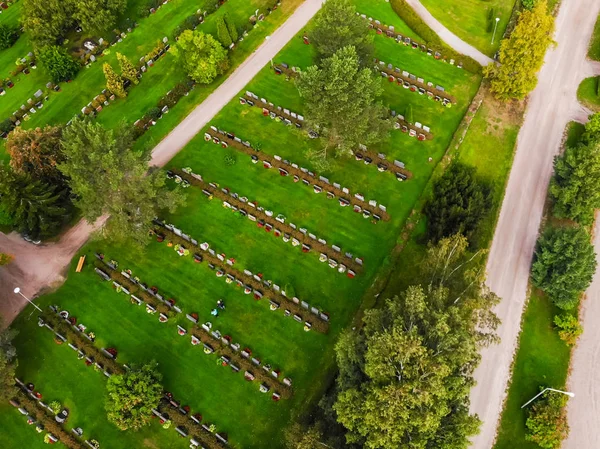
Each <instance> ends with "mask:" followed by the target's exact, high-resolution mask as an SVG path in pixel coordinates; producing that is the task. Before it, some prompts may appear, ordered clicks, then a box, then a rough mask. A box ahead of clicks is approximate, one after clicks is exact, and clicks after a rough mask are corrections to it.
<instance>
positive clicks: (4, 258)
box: [0, 253, 13, 267]
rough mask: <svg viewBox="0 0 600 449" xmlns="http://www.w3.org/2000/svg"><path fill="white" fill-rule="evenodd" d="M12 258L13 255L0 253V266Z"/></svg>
mask: <svg viewBox="0 0 600 449" xmlns="http://www.w3.org/2000/svg"><path fill="white" fill-rule="evenodd" d="M12 260H13V256H11V255H10V254H6V253H0V267H1V266H3V265H8V264H9V263H11V262H12Z"/></svg>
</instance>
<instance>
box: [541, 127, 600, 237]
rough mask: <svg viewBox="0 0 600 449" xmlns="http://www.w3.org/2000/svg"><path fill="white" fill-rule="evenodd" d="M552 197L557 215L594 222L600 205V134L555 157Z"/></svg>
mask: <svg viewBox="0 0 600 449" xmlns="http://www.w3.org/2000/svg"><path fill="white" fill-rule="evenodd" d="M550 197H551V198H552V201H553V212H554V215H556V216H557V217H559V218H568V219H570V220H574V221H577V222H578V223H580V224H582V225H586V226H587V225H590V224H592V223H593V221H594V211H595V209H598V208H600V138H595V139H593V140H591V141H590V142H589V143H587V144H582V143H580V144H578V145H577V146H575V147H570V148H567V149H566V150H565V152H564V153H563V154H562V155H560V156H557V157H556V158H555V160H554V176H553V177H552V180H551V182H550Z"/></svg>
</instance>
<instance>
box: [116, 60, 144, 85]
mask: <svg viewBox="0 0 600 449" xmlns="http://www.w3.org/2000/svg"><path fill="white" fill-rule="evenodd" d="M117 59H118V60H119V65H120V66H121V77H123V78H125V79H127V80H129V81H131V82H132V83H133V84H138V83H139V82H140V80H139V79H138V74H139V73H138V70H137V69H136V68H135V67H134V66H133V64H132V63H131V61H130V60H129V59H128V58H127V56H125V55H122V54H121V53H117Z"/></svg>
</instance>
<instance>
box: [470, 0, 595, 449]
mask: <svg viewBox="0 0 600 449" xmlns="http://www.w3.org/2000/svg"><path fill="white" fill-rule="evenodd" d="M598 13H600V2H598V0H578V1H570V0H564V1H563V3H562V6H561V8H560V11H559V14H558V17H557V20H556V34H555V40H556V42H557V46H556V47H555V48H552V49H551V50H550V51H549V52H548V53H547V55H546V60H545V64H544V67H543V68H542V70H541V72H540V74H539V84H538V86H537V88H536V89H535V90H534V92H533V93H532V94H531V96H530V98H529V103H528V107H527V112H526V116H525V121H524V123H523V127H522V128H521V131H520V134H519V138H518V142H517V152H516V155H515V160H514V163H513V167H512V170H511V174H510V178H509V182H508V187H507V190H506V196H505V198H504V202H503V204H502V210H501V213H500V218H499V221H498V226H497V228H496V232H495V235H494V241H493V243H492V248H491V252H490V256H489V261H488V266H487V272H488V280H487V282H488V284H489V286H490V287H491V289H492V290H493V291H494V292H495V293H497V294H498V295H499V296H500V297H501V298H502V302H501V304H500V305H499V306H498V308H497V310H496V312H497V313H498V315H499V317H500V318H501V319H502V325H501V327H500V328H499V330H498V333H499V335H500V337H501V339H502V341H501V343H500V344H499V345H496V346H492V347H490V348H487V349H486V350H484V351H483V353H482V356H483V358H482V361H481V364H480V366H479V368H478V369H477V371H476V373H475V378H476V380H477V386H476V387H475V388H473V390H472V392H471V412H473V413H477V414H478V415H479V417H480V418H481V419H482V420H483V425H482V428H481V433H480V434H479V435H478V436H477V437H475V438H474V439H473V445H472V447H474V448H476V449H490V448H491V447H492V446H493V442H494V439H495V436H496V427H497V424H498V419H499V417H500V414H501V412H502V403H503V401H504V398H505V395H506V387H507V383H508V380H509V378H510V367H511V362H512V360H513V355H514V351H515V348H516V344H517V337H518V334H519V331H520V323H521V315H522V312H523V306H524V303H525V300H526V296H527V286H528V281H529V270H530V266H531V260H532V257H533V250H534V245H535V241H536V239H537V235H538V230H539V227H540V221H541V218H542V213H543V208H544V202H545V200H546V193H547V188H548V182H549V180H550V176H551V174H552V168H553V158H554V156H555V155H556V154H557V153H558V152H559V150H560V147H561V142H562V137H563V133H564V130H565V127H566V125H567V124H568V123H569V121H571V120H573V119H574V118H577V119H579V120H585V115H586V111H585V110H584V109H583V108H582V107H581V106H580V105H579V103H578V102H577V87H578V86H579V84H580V82H581V81H582V80H583V79H584V78H585V77H587V76H590V75H591V74H593V73H596V70H597V68H598V64H595V63H591V62H589V61H587V60H586V54H587V48H588V43H589V41H590V38H591V35H592V30H593V28H594V24H595V21H596V18H597V16H598ZM596 285H598V284H596ZM590 331H594V329H590ZM596 331H598V329H596ZM598 342H600V339H597V340H596V344H598ZM590 374H591V373H589V372H584V373H582V374H581V375H582V376H583V377H587V376H589V375H590ZM599 374H600V370H599V371H596V373H595V375H596V376H598V375H599ZM575 401H577V399H575ZM586 413H587V412H586V409H585V407H582V408H578V412H577V415H576V416H574V417H572V419H571V420H572V421H573V422H575V421H578V422H579V423H582V421H581V419H580V418H581V416H582V415H585V414H586ZM596 418H598V416H597V415H596ZM596 422H597V419H596ZM582 429H583V427H582ZM593 429H594V430H595V431H598V426H595V427H593ZM588 430H590V429H589V428H588ZM581 432H582V433H583V430H581ZM572 433H579V432H572ZM596 441H598V440H596ZM571 447H572V448H575V447H577V448H578V449H588V448H589V449H592V448H597V447H599V446H598V445H597V444H596V445H591V446H587V445H579V446H577V445H573V446H571Z"/></svg>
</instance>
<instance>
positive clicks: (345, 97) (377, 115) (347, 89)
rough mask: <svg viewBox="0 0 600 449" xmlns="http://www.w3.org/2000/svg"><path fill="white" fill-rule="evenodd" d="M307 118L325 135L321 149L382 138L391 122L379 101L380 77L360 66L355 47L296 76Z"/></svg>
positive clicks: (323, 155) (347, 147) (339, 149)
mask: <svg viewBox="0 0 600 449" xmlns="http://www.w3.org/2000/svg"><path fill="white" fill-rule="evenodd" d="M298 90H299V92H300V95H301V96H302V98H303V99H304V104H305V111H306V118H307V120H308V121H309V123H310V124H311V125H312V126H314V127H316V128H318V129H319V132H320V133H321V134H324V135H325V137H326V138H327V139H326V141H325V148H324V151H323V152H322V153H321V154H319V155H317V156H318V158H319V159H321V160H323V161H324V160H325V159H326V157H327V150H328V149H334V150H336V151H337V152H338V153H341V154H343V153H349V152H350V151H352V150H354V149H356V148H357V147H358V145H359V144H361V143H362V144H365V145H371V144H374V143H376V142H379V141H381V140H383V139H385V138H386V137H387V136H388V134H389V130H390V129H391V124H390V120H389V116H388V111H387V110H386V108H385V107H384V106H382V105H381V103H380V102H379V99H378V98H379V96H380V95H381V93H382V92H383V87H382V85H381V79H380V78H379V77H377V76H375V74H374V73H373V72H372V71H371V70H370V69H368V68H362V67H361V65H360V63H359V60H358V55H357V53H356V49H355V48H354V47H345V48H342V49H341V50H338V51H337V52H336V53H335V54H334V55H333V56H331V57H330V58H327V59H325V60H324V61H323V63H322V65H321V66H311V67H309V68H308V69H307V70H306V71H305V72H303V73H302V74H301V76H300V78H299V79H298Z"/></svg>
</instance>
